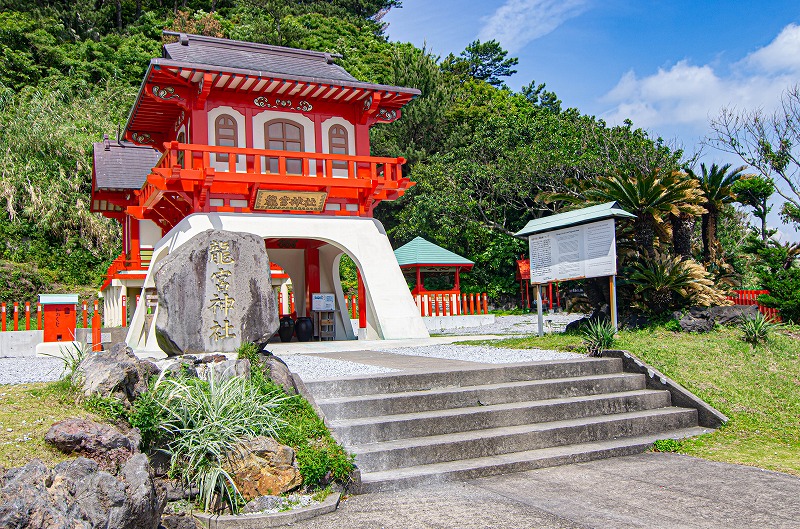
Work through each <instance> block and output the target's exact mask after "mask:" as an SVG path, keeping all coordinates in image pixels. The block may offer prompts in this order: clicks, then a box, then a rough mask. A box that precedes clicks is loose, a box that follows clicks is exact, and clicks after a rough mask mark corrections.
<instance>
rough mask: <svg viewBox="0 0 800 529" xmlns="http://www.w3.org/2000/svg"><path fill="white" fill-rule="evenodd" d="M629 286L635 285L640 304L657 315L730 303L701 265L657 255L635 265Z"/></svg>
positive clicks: (679, 258) (633, 265) (629, 278)
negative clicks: (684, 308)
mask: <svg viewBox="0 0 800 529" xmlns="http://www.w3.org/2000/svg"><path fill="white" fill-rule="evenodd" d="M627 276H628V279H627V283H628V284H630V285H633V287H634V294H635V295H636V297H637V298H638V299H639V301H638V304H639V305H640V306H642V308H644V309H645V310H647V311H648V312H650V313H652V314H654V315H660V314H663V313H665V312H666V311H668V310H674V309H678V308H683V307H686V306H689V305H700V306H705V307H707V306H711V305H720V304H725V303H729V302H726V301H725V297H724V295H723V293H722V292H721V291H719V290H718V289H716V288H715V287H714V282H713V281H712V280H711V279H710V277H709V275H708V272H706V270H705V268H703V267H702V266H701V265H700V264H698V263H696V262H694V261H691V260H682V259H681V257H680V256H678V257H674V258H672V257H669V256H665V255H659V254H656V255H655V256H654V257H653V258H651V259H644V260H639V261H636V262H634V263H633V264H631V266H630V270H629V273H628V274H627Z"/></svg>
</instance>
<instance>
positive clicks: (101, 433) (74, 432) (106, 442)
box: [44, 418, 141, 471]
mask: <svg viewBox="0 0 800 529" xmlns="http://www.w3.org/2000/svg"><path fill="white" fill-rule="evenodd" d="M44 440H45V441H46V442H48V443H50V444H51V445H53V446H55V447H56V448H58V449H59V450H61V451H62V452H64V453H65V454H80V455H82V456H85V457H88V458H89V459H93V460H94V461H96V462H97V463H99V465H100V467H101V468H103V469H104V470H112V471H113V470H116V469H117V468H119V467H120V466H122V465H123V464H124V463H125V461H127V460H128V459H129V458H130V456H131V455H132V454H134V453H136V452H138V451H139V443H140V442H141V436H140V434H139V431H138V430H136V429H133V430H131V431H130V432H127V433H123V432H121V431H120V430H118V429H116V428H114V427H113V426H111V425H109V424H101V423H98V422H94V421H90V420H88V419H78V418H72V419H65V420H63V421H59V422H57V423H55V424H54V425H53V426H51V427H50V429H49V430H48V431H47V433H46V434H45V436H44Z"/></svg>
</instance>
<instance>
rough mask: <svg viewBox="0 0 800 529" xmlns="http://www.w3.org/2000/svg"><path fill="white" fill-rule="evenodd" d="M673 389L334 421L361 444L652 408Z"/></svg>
mask: <svg viewBox="0 0 800 529" xmlns="http://www.w3.org/2000/svg"><path fill="white" fill-rule="evenodd" d="M670 403H671V400H670V395H669V392H667V391H655V390H637V391H627V392H622V393H608V394H601V395H587V396H579V397H566V398H555V399H548V400H539V401H532V402H509V403H504V404H493V405H486V406H471V407H463V408H452V409H445V410H433V411H422V412H415V413H404V414H398V415H390V416H384V417H366V418H356V419H344V420H336V421H331V422H330V427H331V428H333V430H334V431H335V432H336V434H337V437H338V439H339V440H340V442H342V443H344V444H345V445H361V444H368V443H377V442H382V441H390V440H393V439H408V438H412V437H426V436H433V435H444V434H449V433H455V432H466V431H475V430H483V429H490V428H500V427H504V426H518V425H522V424H535V423H542V422H548V421H560V420H567V419H578V418H582V417H589V416H598V415H610V414H617V413H627V412H632V411H642V410H651V409H655V408H665V407H668V406H670Z"/></svg>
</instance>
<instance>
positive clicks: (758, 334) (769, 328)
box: [739, 312, 781, 345]
mask: <svg viewBox="0 0 800 529" xmlns="http://www.w3.org/2000/svg"><path fill="white" fill-rule="evenodd" d="M780 327H781V324H779V323H775V322H773V321H770V319H769V318H767V317H766V316H764V315H763V314H762V313H760V312H759V313H758V314H756V315H755V316H752V317H749V318H746V319H745V320H744V321H742V322H741V323H740V324H739V329H740V330H741V331H742V340H744V341H745V342H747V343H749V344H752V345H758V344H760V343H766V342H768V341H769V339H770V335H771V334H772V333H773V331H775V330H777V329H779V328H780Z"/></svg>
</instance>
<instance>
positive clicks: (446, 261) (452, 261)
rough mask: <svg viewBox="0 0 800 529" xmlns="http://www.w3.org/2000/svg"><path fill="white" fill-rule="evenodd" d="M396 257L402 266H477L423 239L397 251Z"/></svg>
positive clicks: (416, 240)
mask: <svg viewBox="0 0 800 529" xmlns="http://www.w3.org/2000/svg"><path fill="white" fill-rule="evenodd" d="M394 256H395V257H396V258H397V263H398V264H399V265H400V266H412V265H436V266H472V265H474V264H475V263H473V262H472V261H470V260H469V259H467V258H465V257H461V256H460V255H458V254H455V253H453V252H451V251H450V250H445V249H444V248H442V247H441V246H437V245H435V244H433V243H432V242H430V241H426V240H425V239H423V238H422V237H416V238H414V240H413V241H411V242H409V243H407V244H404V245H403V246H401V247H400V248H398V249H397V250H395V251H394Z"/></svg>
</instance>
